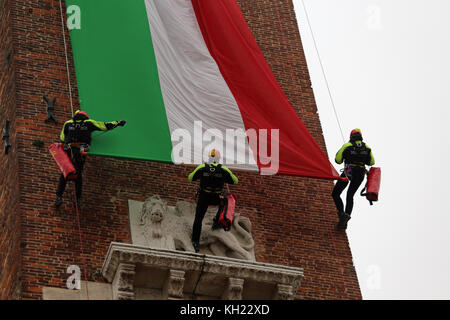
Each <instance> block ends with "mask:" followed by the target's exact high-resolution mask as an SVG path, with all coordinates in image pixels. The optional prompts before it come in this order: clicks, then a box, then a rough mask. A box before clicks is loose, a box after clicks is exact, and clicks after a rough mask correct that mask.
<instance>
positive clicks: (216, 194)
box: [188, 149, 238, 252]
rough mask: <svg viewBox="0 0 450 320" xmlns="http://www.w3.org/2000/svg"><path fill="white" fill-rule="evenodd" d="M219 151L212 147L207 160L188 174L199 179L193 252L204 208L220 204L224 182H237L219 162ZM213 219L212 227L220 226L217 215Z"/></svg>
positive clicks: (197, 248) (197, 243)
mask: <svg viewBox="0 0 450 320" xmlns="http://www.w3.org/2000/svg"><path fill="white" fill-rule="evenodd" d="M219 160H220V153H219V151H218V150H216V149H212V150H211V151H210V153H209V161H208V162H207V163H205V164H201V165H199V166H198V167H197V168H196V169H195V170H194V171H192V172H191V174H189V177H188V179H189V181H196V180H198V179H200V189H199V191H198V200H197V208H196V211H195V219H194V225H193V227H192V245H193V246H194V249H195V252H198V251H199V250H200V245H199V241H200V233H201V231H202V221H203V218H204V217H205V214H206V210H208V206H209V205H216V206H218V205H220V200H221V199H220V195H221V194H222V192H223V187H224V185H225V183H230V184H237V183H238V178H237V177H236V176H235V175H234V174H233V173H232V172H231V170H230V169H228V168H227V167H225V166H223V165H221V164H219ZM219 213H220V209H219V211H218V212H217V215H216V217H215V218H214V220H213V225H212V228H213V229H218V228H220V227H221V226H220V225H219V223H218V219H219V217H218V215H219Z"/></svg>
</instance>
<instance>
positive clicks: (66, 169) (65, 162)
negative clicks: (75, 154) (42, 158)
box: [48, 143, 77, 179]
mask: <svg viewBox="0 0 450 320" xmlns="http://www.w3.org/2000/svg"><path fill="white" fill-rule="evenodd" d="M48 151H50V153H51V155H52V156H53V159H54V160H55V162H56V164H57V165H58V167H59V169H60V170H61V172H62V174H63V175H64V178H66V179H67V178H68V177H69V179H75V178H76V173H77V170H76V169H75V167H74V166H73V163H72V161H71V160H70V158H69V156H68V155H67V153H66V152H65V151H64V146H63V144H62V143H54V144H52V145H51V146H50V148H49V149H48Z"/></svg>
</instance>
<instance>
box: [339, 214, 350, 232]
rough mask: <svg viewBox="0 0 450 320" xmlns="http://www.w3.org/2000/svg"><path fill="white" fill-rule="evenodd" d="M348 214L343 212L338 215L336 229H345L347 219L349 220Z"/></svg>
mask: <svg viewBox="0 0 450 320" xmlns="http://www.w3.org/2000/svg"><path fill="white" fill-rule="evenodd" d="M350 218H351V217H350V215H349V214H348V213H344V214H342V215H341V216H340V217H339V223H338V229H340V230H346V229H347V223H348V220H350Z"/></svg>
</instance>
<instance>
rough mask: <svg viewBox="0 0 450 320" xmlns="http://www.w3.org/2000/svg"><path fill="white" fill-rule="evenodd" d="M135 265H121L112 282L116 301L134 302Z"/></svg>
mask: <svg viewBox="0 0 450 320" xmlns="http://www.w3.org/2000/svg"><path fill="white" fill-rule="evenodd" d="M135 270H136V266H135V264H134V263H120V264H119V266H118V268H117V271H116V274H115V277H114V280H113V282H112V289H113V299H114V300H134V278H135V277H134V276H135V273H136V271H135Z"/></svg>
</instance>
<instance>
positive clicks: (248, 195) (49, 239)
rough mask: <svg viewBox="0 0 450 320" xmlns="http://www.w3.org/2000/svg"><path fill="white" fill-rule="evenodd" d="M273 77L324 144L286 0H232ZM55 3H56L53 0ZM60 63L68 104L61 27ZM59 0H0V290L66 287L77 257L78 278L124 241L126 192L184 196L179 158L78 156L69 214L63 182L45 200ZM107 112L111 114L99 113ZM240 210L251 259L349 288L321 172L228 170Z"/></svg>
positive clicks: (313, 282)
mask: <svg viewBox="0 0 450 320" xmlns="http://www.w3.org/2000/svg"><path fill="white" fill-rule="evenodd" d="M238 4H239V5H240V8H241V10H242V13H243V14H244V17H245V19H246V20H247V23H248V25H249V27H250V29H251V31H252V32H253V34H254V37H255V39H256V41H257V43H258V44H259V46H260V48H261V50H262V52H263V54H264V56H265V58H266V60H267V62H268V63H269V65H270V67H271V69H272V71H273V73H274V75H275V77H276V78H277V80H278V82H279V84H280V85H281V87H282V89H283V90H284V92H285V93H286V95H287V97H288V99H289V101H290V103H291V104H292V105H293V107H294V108H295V110H296V111H297V113H298V114H299V116H300V118H301V119H302V121H303V122H304V123H305V125H306V126H307V128H308V129H309V131H310V132H311V134H312V135H313V137H314V138H315V140H316V141H317V142H318V144H319V145H320V146H321V148H322V150H323V151H324V152H325V154H326V149H325V142H324V138H323V134H322V129H321V124H320V121H319V116H318V113H317V108H316V104H315V99H314V94H313V90H312V88H311V83H310V77H309V73H308V68H307V63H306V59H305V54H304V52H303V48H302V43H301V39H300V34H299V31H298V26H297V21H296V16H295V12H294V8H293V3H292V1H290V0H273V1H263V0H256V1H255V0H238ZM62 6H63V12H65V4H64V1H62ZM65 35H66V39H65V40H66V43H67V45H68V53H69V54H68V58H69V59H68V60H69V71H70V75H71V83H72V94H73V97H74V104H75V106H79V101H78V92H77V88H76V79H75V69H74V66H73V60H72V51H71V47H70V38H69V35H68V31H67V29H66V33H65ZM44 95H46V96H47V97H49V98H50V99H52V98H56V104H55V116H56V119H57V121H58V124H54V123H52V122H46V121H45V120H46V118H47V105H46V103H45V102H44V100H43V96H44ZM69 106H70V101H69V94H68V81H67V71H66V59H65V50H64V40H63V33H62V23H61V16H60V2H59V0H20V1H19V0H2V1H0V125H1V129H3V128H4V127H5V124H6V121H9V122H10V142H11V148H10V149H9V152H8V153H7V154H5V150H4V146H5V144H4V143H3V144H2V145H1V146H2V147H1V150H0V299H42V298H44V297H43V288H45V287H53V288H61V289H66V280H67V278H68V276H69V274H68V273H67V268H68V266H70V265H79V266H80V267H81V268H82V269H83V272H84V269H86V274H87V278H88V281H89V282H95V283H105V282H106V280H105V279H104V278H103V277H102V276H101V272H99V271H100V270H101V268H102V266H103V264H104V261H105V257H106V256H107V254H108V248H109V247H110V244H111V242H116V243H123V244H129V243H131V241H132V239H131V231H130V223H129V214H128V203H129V200H136V201H143V200H144V199H145V198H146V197H148V196H149V195H153V194H158V195H161V196H163V197H164V199H166V200H167V201H168V204H169V205H172V206H173V205H174V204H175V203H176V202H177V201H181V200H186V201H193V197H194V193H195V188H196V187H195V186H193V184H190V183H189V182H188V181H187V179H186V177H187V175H188V174H189V172H190V170H191V168H187V167H183V166H175V165H171V164H162V163H155V162H150V161H139V160H129V159H118V158H109V157H99V156H90V157H89V158H88V160H87V162H86V167H85V171H84V190H83V193H84V199H83V210H82V212H80V225H81V230H82V237H83V251H84V258H85V259H84V260H85V267H86V268H84V266H83V262H82V255H81V248H80V238H79V233H78V224H77V220H76V215H75V211H74V208H73V206H72V202H71V201H70V200H71V198H70V197H73V191H72V190H73V187H72V186H71V185H68V188H67V192H66V194H65V196H64V204H63V206H62V207H61V208H60V209H59V210H56V209H55V208H53V201H54V199H55V190H56V184H57V181H58V177H59V172H58V169H57V168H56V166H55V164H54V162H53V160H52V158H51V156H50V154H49V153H48V151H47V149H48V147H49V146H50V144H51V143H53V142H56V141H57V139H58V134H59V132H60V130H61V126H62V124H63V123H64V121H66V120H67V119H69V118H70V117H71V111H70V107H69ZM101 120H116V119H101ZM238 176H239V180H240V184H239V185H238V186H236V187H233V192H234V193H236V194H238V197H239V198H238V199H239V200H238V201H239V202H238V207H239V211H240V212H241V214H242V215H245V216H246V217H248V218H249V219H250V220H251V221H252V235H253V238H254V241H255V256H256V261H257V262H261V263H267V264H277V265H281V266H288V267H299V268H302V269H303V278H302V281H301V285H300V287H299V289H298V290H297V291H296V292H294V298H296V299H361V292H360V288H359V284H358V279H357V275H356V272H355V268H354V265H353V261H352V255H351V252H350V248H349V244H348V239H347V236H346V234H345V232H342V231H337V230H336V229H335V225H336V223H337V215H336V212H335V208H334V204H333V201H332V198H331V196H330V194H331V190H332V187H333V182H331V181H325V180H317V179H308V178H299V177H287V176H270V177H268V176H264V177H263V176H260V175H258V174H255V173H249V172H238Z"/></svg>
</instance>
